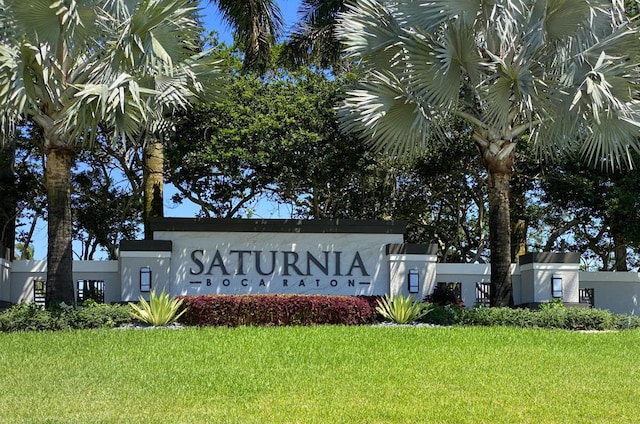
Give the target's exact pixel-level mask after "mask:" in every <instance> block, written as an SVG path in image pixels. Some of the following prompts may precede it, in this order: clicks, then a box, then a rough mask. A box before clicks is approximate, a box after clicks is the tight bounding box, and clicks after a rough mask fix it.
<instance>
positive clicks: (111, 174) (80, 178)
mask: <svg viewBox="0 0 640 424" xmlns="http://www.w3.org/2000/svg"><path fill="white" fill-rule="evenodd" d="M140 150H141V149H140V147H139V146H126V145H125V144H124V143H119V144H115V143H110V142H109V140H108V139H107V138H106V137H98V139H97V140H96V143H95V145H94V146H93V148H92V149H91V150H86V151H83V152H81V153H80V154H79V155H78V160H77V164H78V166H77V167H76V169H74V172H73V186H74V195H73V196H72V206H73V210H74V231H73V233H74V240H76V241H80V242H81V243H82V252H81V253H77V252H74V253H76V255H77V256H78V257H79V259H81V260H93V255H94V254H95V252H96V251H97V250H98V249H99V248H102V249H104V250H105V251H106V252H107V254H108V256H107V259H110V260H114V259H117V258H118V245H119V242H120V241H121V240H123V239H124V240H133V239H135V238H136V237H137V236H138V233H139V227H140V224H141V222H142V219H141V216H142V210H143V207H142V204H141V194H142V191H143V189H142V184H143V178H142V165H141V163H142V160H141V158H140Z"/></svg>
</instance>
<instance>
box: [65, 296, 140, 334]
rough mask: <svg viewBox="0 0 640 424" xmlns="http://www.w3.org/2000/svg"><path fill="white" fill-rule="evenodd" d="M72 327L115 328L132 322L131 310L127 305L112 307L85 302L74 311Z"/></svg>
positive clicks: (91, 301) (89, 301)
mask: <svg viewBox="0 0 640 424" xmlns="http://www.w3.org/2000/svg"><path fill="white" fill-rule="evenodd" d="M70 316H71V322H70V325H71V327H73V328H78V329H82V328H114V327H119V326H121V325H124V324H127V323H129V322H131V314H130V309H129V307H128V306H126V305H110V304H108V303H97V302H95V301H93V300H87V301H85V302H84V303H83V304H82V305H81V306H80V307H79V308H78V309H76V310H75V311H73V313H72V314H71V315H70Z"/></svg>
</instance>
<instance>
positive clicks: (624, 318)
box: [613, 315, 640, 330]
mask: <svg viewBox="0 0 640 424" xmlns="http://www.w3.org/2000/svg"><path fill="white" fill-rule="evenodd" d="M613 325H614V326H615V328H617V329H620V330H633V329H636V328H640V317H639V316H637V315H614V316H613Z"/></svg>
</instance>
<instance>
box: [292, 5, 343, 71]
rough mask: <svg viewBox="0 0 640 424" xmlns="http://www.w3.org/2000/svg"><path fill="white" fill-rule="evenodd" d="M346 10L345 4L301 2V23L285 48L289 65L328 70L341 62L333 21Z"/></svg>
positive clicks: (297, 25) (294, 30) (296, 26)
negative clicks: (305, 65) (312, 64)
mask: <svg viewBox="0 0 640 424" xmlns="http://www.w3.org/2000/svg"><path fill="white" fill-rule="evenodd" d="M346 10H347V6H346V2H345V0H302V1H301V3H300V9H299V11H298V14H299V15H300V22H299V23H298V24H296V25H295V26H294V28H293V32H292V33H291V34H290V35H289V40H288V41H287V43H286V44H285V48H284V51H283V59H284V61H285V62H287V63H289V64H292V65H294V66H295V65H301V64H309V63H314V64H318V65H320V66H321V67H323V68H329V67H331V66H333V65H335V64H337V63H340V61H341V56H342V55H341V53H342V52H341V46H340V42H339V41H338V39H337V38H336V33H335V28H336V18H337V17H338V14H339V13H340V12H345V11H346Z"/></svg>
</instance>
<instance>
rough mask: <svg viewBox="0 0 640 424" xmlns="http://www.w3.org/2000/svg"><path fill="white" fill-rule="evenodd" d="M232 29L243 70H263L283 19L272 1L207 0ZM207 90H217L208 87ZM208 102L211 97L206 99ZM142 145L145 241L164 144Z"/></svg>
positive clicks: (155, 207)
mask: <svg viewBox="0 0 640 424" xmlns="http://www.w3.org/2000/svg"><path fill="white" fill-rule="evenodd" d="M210 2H211V3H214V4H216V5H217V6H218V9H219V10H220V12H221V13H222V18H223V19H224V20H225V21H226V22H227V23H228V24H229V25H230V26H231V27H232V28H233V29H234V30H235V42H236V45H237V46H238V47H239V48H240V50H241V51H242V52H243V53H244V69H245V70H257V71H259V72H261V73H263V72H265V71H266V68H267V66H268V65H269V64H270V63H271V57H272V52H271V47H272V45H273V43H274V42H275V41H276V40H277V39H278V37H279V36H280V33H281V32H282V25H283V22H282V16H281V14H280V9H279V8H278V5H277V4H276V3H275V1H273V0H210ZM210 88H217V85H216V87H210ZM207 100H211V98H209V99H207ZM142 145H143V169H144V210H143V222H144V227H145V238H147V239H150V238H152V237H153V234H152V233H151V230H150V229H149V225H148V222H149V218H152V217H162V216H164V162H165V157H164V144H163V140H162V139H161V137H159V134H153V133H149V134H146V136H145V138H144V140H143V141H142Z"/></svg>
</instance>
